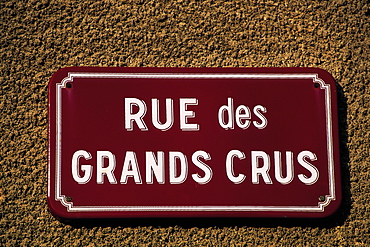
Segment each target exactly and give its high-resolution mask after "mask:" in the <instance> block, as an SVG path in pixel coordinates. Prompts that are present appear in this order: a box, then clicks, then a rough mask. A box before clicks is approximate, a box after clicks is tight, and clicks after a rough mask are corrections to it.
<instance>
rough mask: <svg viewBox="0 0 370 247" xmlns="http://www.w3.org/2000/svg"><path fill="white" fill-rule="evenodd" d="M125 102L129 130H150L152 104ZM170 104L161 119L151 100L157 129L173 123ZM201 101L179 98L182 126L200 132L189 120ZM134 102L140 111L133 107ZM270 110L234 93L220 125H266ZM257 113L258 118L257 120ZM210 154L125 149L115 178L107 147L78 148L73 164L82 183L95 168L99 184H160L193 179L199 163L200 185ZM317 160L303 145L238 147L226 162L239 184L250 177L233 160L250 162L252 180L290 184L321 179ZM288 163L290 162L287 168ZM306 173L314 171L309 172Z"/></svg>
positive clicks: (220, 112) (74, 173) (208, 178)
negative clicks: (239, 100) (141, 160)
mask: <svg viewBox="0 0 370 247" xmlns="http://www.w3.org/2000/svg"><path fill="white" fill-rule="evenodd" d="M124 102H125V106H124V117H125V118H124V119H125V120H124V127H125V130H126V131H132V130H133V129H134V127H135V128H136V127H137V128H139V129H140V130H141V131H148V130H149V128H148V123H146V122H144V116H145V115H146V114H147V104H146V103H145V102H144V101H143V100H141V99H138V98H125V101H124ZM165 104H166V107H165V112H166V114H165V115H166V120H165V122H161V121H160V119H159V100H158V99H151V120H152V121H151V124H152V126H153V128H156V129H159V130H162V131H167V130H169V129H170V128H172V127H173V124H174V121H175V120H174V109H173V108H174V107H173V99H171V98H167V99H166V101H165ZM197 105H198V99H196V98H180V99H179V118H180V119H179V127H180V129H181V130H183V131H198V130H199V129H200V127H201V126H200V125H199V124H197V123H189V122H188V119H189V118H195V117H196V114H195V110H194V108H196V106H197ZM134 106H135V107H136V108H137V109H138V110H135V111H134V110H133V107H134ZM189 106H192V109H193V110H190V109H189ZM266 113H267V109H266V107H264V106H262V105H256V106H253V107H248V106H245V105H239V106H237V107H235V106H234V103H233V98H228V99H227V104H225V105H222V106H220V107H219V109H218V124H219V126H220V128H223V129H225V130H233V129H235V128H241V129H244V130H245V129H248V128H256V129H264V128H266V127H267V125H268V119H267V118H266ZM252 116H254V119H258V120H253V121H252V120H251V119H252ZM92 155H96V164H88V161H89V160H90V159H92ZM136 155H145V169H141V170H140V169H139V164H138V161H137V158H136ZM282 156H284V157H285V162H283V161H284V159H283V158H282ZM295 156H296V157H295ZM211 159H212V155H211V154H210V153H208V152H207V151H204V150H197V151H195V152H194V153H193V154H192V155H191V156H187V155H185V154H184V153H182V152H180V151H169V152H168V153H165V152H163V151H158V152H156V153H154V152H152V151H145V153H136V152H134V151H126V153H125V158H124V162H123V164H122V165H120V168H119V169H120V170H121V175H120V177H119V178H116V176H115V174H114V171H115V170H116V168H117V165H118V164H117V163H116V158H115V155H114V154H113V153H112V152H110V151H107V150H102V151H97V152H96V153H94V154H91V153H90V152H89V151H86V150H78V151H76V152H74V154H73V156H72V162H71V163H72V176H73V179H74V180H75V181H76V182H77V183H79V184H86V183H89V182H93V181H91V178H92V176H93V173H95V174H96V181H95V182H96V183H98V184H103V183H110V184H117V183H120V184H126V183H128V181H129V179H132V180H133V182H134V183H136V184H143V183H146V184H153V183H154V182H155V181H156V183H159V184H165V183H169V184H182V183H184V182H185V181H186V180H187V179H188V175H189V174H188V167H189V165H194V166H196V167H197V168H198V169H199V171H201V172H200V173H201V174H202V176H201V175H199V174H198V173H196V174H190V175H191V179H193V180H194V181H195V182H197V183H199V184H207V183H209V182H210V181H211V180H212V176H213V170H212V168H211V167H210V166H209V165H207V161H210V160H211ZM83 160H85V161H83ZM189 160H190V161H189ZM271 160H273V161H271ZM316 160H317V157H316V154H315V153H313V152H311V151H309V150H303V151H301V152H299V153H298V154H294V153H293V152H291V151H284V152H282V151H278V150H277V151H274V152H273V153H267V152H264V151H262V150H255V151H250V152H249V153H248V154H247V155H246V154H245V152H243V150H235V149H234V150H230V151H229V152H228V153H227V155H226V157H225V159H224V161H223V162H224V164H225V173H226V176H227V178H228V179H229V180H230V182H232V183H234V184H240V183H242V182H243V181H244V180H245V179H246V178H247V175H246V174H243V173H239V174H235V172H234V165H238V166H240V165H249V166H250V167H251V174H250V176H248V177H249V178H250V179H251V181H252V183H253V184H260V183H265V184H273V183H276V182H278V183H281V184H289V183H290V182H292V181H293V179H294V178H295V177H296V178H297V179H298V180H299V181H301V182H302V183H304V184H306V185H312V184H314V183H316V181H317V180H318V178H319V171H318V169H317V168H316V167H315V166H314V165H313V164H312V163H313V162H314V161H316ZM297 163H298V165H299V166H301V167H303V168H304V169H306V170H307V173H306V175H305V174H294V170H295V169H294V166H295V165H296V164H297ZM105 164H108V165H105ZM283 165H285V168H284V169H283ZM271 166H274V174H271V173H270V167H271ZM141 167H143V166H141ZM166 167H167V168H168V175H167V173H166V172H165V170H166ZM283 170H284V171H285V172H284V173H285V175H284V176H283V175H282V173H283V172H282V171H283ZM144 174H145V175H144ZM307 174H309V175H308V176H307ZM272 178H274V179H272Z"/></svg>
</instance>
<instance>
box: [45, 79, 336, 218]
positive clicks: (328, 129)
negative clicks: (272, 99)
mask: <svg viewBox="0 0 370 247" xmlns="http://www.w3.org/2000/svg"><path fill="white" fill-rule="evenodd" d="M74 78H162V79H164V78H166V79H175V78H176V79H208V78H212V79H312V81H313V83H319V85H320V89H324V90H325V109H326V137H327V152H328V176H329V177H328V179H329V195H325V200H324V201H322V202H318V204H317V206H207V205H205V206H74V204H73V202H69V201H67V199H66V196H65V195H62V194H61V152H62V150H61V143H62V139H61V136H62V135H61V134H62V96H61V95H62V93H61V92H62V89H64V88H66V84H67V83H68V82H73V79H74ZM331 103H332V102H331V91H330V84H326V83H325V82H324V81H323V80H322V79H320V78H319V77H318V74H317V73H282V74H275V73H268V74H266V73H265V74H263V73H245V74H241V73H195V74H194V73H193V74H191V73H106V72H69V73H68V77H65V78H64V79H63V80H61V82H60V83H57V84H56V126H55V127H56V154H55V158H56V160H55V161H56V162H55V163H56V165H55V167H56V170H55V174H54V176H55V184H54V188H55V200H56V201H60V203H61V204H62V205H63V206H65V207H66V208H67V211H68V212H107V211H125V212H130V211H131V212H135V211H147V212H149V211H158V212H159V211H193V212H196V211H205V212H207V211H208V212H212V211H244V212H258V211H260V212H263V211H268V212H324V209H325V207H327V206H328V205H329V204H330V202H331V201H333V200H336V194H335V176H334V153H333V133H332V131H333V130H332V106H331ZM50 148H51V147H49V149H50ZM49 154H50V151H49ZM49 161H50V158H49ZM50 165H51V164H49V174H48V176H49V181H50V176H52V174H50ZM51 186H52V185H51V184H50V183H49V188H48V195H49V197H50V193H51V189H52V188H51Z"/></svg>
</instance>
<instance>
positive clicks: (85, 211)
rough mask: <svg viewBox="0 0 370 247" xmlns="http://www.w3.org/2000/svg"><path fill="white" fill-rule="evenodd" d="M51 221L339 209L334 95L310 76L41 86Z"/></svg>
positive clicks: (254, 74) (150, 73)
mask: <svg viewBox="0 0 370 247" xmlns="http://www.w3.org/2000/svg"><path fill="white" fill-rule="evenodd" d="M49 125H50V126H49V175H48V202H49V207H50V211H51V212H52V213H53V214H54V215H55V216H56V217H59V218H62V219H76V218H112V217H113V218H124V217H325V216H328V215H330V214H332V213H333V212H335V211H336V209H337V208H338V206H339V204H340V199H341V188H340V165H339V150H338V143H339V141H338V126H337V101H336V85H335V82H334V80H333V78H332V77H331V76H330V74H328V73H327V72H326V71H324V70H321V69H317V68H93V67H71V68H64V69H61V70H59V71H58V72H56V73H55V74H54V76H53V77H52V78H51V80H50V83H49Z"/></svg>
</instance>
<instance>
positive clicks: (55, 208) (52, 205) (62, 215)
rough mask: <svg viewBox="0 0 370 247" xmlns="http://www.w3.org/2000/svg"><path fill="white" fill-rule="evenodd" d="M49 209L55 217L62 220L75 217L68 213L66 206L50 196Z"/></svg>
mask: <svg viewBox="0 0 370 247" xmlns="http://www.w3.org/2000/svg"><path fill="white" fill-rule="evenodd" d="M47 202H48V203H47V204H48V210H49V212H50V214H51V215H52V216H54V218H56V219H57V220H59V221H61V222H68V221H71V220H72V219H73V217H72V216H71V215H70V213H68V211H67V208H66V207H64V206H63V205H62V204H61V203H60V202H59V201H57V200H55V199H53V198H51V197H48V201H47Z"/></svg>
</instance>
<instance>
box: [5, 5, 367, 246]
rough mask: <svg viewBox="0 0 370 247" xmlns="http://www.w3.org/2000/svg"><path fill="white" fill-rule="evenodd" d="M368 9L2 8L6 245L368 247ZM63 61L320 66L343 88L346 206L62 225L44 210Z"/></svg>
mask: <svg viewBox="0 0 370 247" xmlns="http://www.w3.org/2000/svg"><path fill="white" fill-rule="evenodd" d="M369 15H370V11H369V2H368V1H365V0H348V1H347V0H337V1H333V0H332V1H325V0H320V1H291V0H289V1H288V0H285V1H263V0H251V1H237V0H235V1H219V0H214V1H212V0H204V1H195V0H192V1H186V0H178V1H139V0H137V1H131V0H127V1H113V0H112V1H87V0H79V1H52V0H50V1H49V0H39V1H36V0H34V1H20V0H17V1H15V0H1V3H0V18H1V19H0V20H1V22H0V24H1V32H0V41H1V43H0V45H1V48H0V49H1V53H0V55H1V64H0V90H1V91H0V92H1V93H0V113H1V114H0V118H1V121H0V130H1V132H0V133H1V134H0V138H1V144H0V203H1V209H0V210H1V211H0V212H1V220H0V224H1V225H0V245H2V246H29V245H39V246H59V245H62V246H69V245H74V246H101V245H103V246H111V245H130V246H167V245H169V246H172V245H173V246H187V245H190V246H211V245H216V246H249V245H251V246H257V245H264V246H370V230H369V229H370V177H369V175H370V165H369V164H370V159H369V157H370V153H369V151H370V146H369V144H370V141H369V139H370V134H369V133H370V128H369V127H370V121H369V108H370V85H369V65H370V64H369V44H370V38H369V18H370V17H369ZM66 66H131V67H132V66H150V67H158V66H163V67H184V66H189V67H213V66H221V67H225V66H232V67H256V66H259V67H268V66H273V67H282V66H293V67H303V66H305V67H306V66H307V67H319V68H323V69H325V70H327V71H328V72H330V73H331V74H332V75H333V76H334V78H335V79H336V81H337V82H338V84H339V95H338V97H339V116H340V136H341V152H342V157H341V161H342V164H341V165H342V170H343V171H342V173H343V194H344V201H343V206H342V208H341V209H340V210H339V212H338V213H337V214H335V215H334V216H333V217H331V218H328V219H321V220H268V219H188V220H187V219H166V220H155V219H144V220H121V221H116V222H90V223H86V224H83V225H65V224H63V223H60V222H59V221H57V220H56V219H54V218H53V217H52V216H51V215H50V213H49V212H48V210H47V204H46V184H47V155H48V150H47V142H48V141H47V137H48V129H47V128H48V113H47V104H48V102H47V83H48V80H49V78H50V77H51V75H52V74H53V72H55V71H57V70H58V69H59V68H61V67H66Z"/></svg>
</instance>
